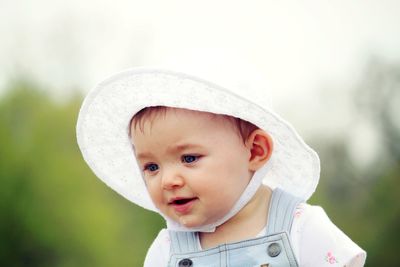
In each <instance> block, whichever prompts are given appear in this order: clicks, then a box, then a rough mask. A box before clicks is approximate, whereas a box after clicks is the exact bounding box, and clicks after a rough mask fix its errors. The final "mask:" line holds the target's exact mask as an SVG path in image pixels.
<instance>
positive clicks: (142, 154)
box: [136, 152, 153, 159]
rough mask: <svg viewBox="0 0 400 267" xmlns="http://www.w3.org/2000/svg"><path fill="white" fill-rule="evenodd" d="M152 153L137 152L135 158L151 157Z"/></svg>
mask: <svg viewBox="0 0 400 267" xmlns="http://www.w3.org/2000/svg"><path fill="white" fill-rule="evenodd" d="M152 156H153V155H152V154H151V153H148V152H142V153H138V154H137V155H136V158H137V159H145V158H151V157H152Z"/></svg>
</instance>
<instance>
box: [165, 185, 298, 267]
mask: <svg viewBox="0 0 400 267" xmlns="http://www.w3.org/2000/svg"><path fill="white" fill-rule="evenodd" d="M300 202H302V200H301V199H299V198H296V197H294V196H292V195H290V194H288V193H286V192H284V191H283V190H281V189H279V188H277V189H275V190H274V191H273V193H272V197H271V203H270V207H269V216H268V222H267V227H266V235H265V236H262V237H257V238H253V239H248V240H243V241H239V242H235V243H228V244H222V245H219V246H217V247H214V248H210V249H206V250H200V248H199V244H200V242H199V234H198V232H180V231H169V235H170V238H171V252H170V260H169V263H168V267H200V266H202V267H206V266H207V267H228V266H229V267H254V266H257V267H298V266H299V265H298V263H297V261H296V258H295V256H294V253H293V250H292V246H291V243H290V239H289V233H290V229H291V226H292V222H293V218H294V212H295V209H296V207H297V205H298V204H299V203H300Z"/></svg>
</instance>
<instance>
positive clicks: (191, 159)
mask: <svg viewBox="0 0 400 267" xmlns="http://www.w3.org/2000/svg"><path fill="white" fill-rule="evenodd" d="M198 159H199V156H195V155H184V156H182V162H183V163H192V162H195V161H197V160H198Z"/></svg>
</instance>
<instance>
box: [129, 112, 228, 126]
mask: <svg viewBox="0 0 400 267" xmlns="http://www.w3.org/2000/svg"><path fill="white" fill-rule="evenodd" d="M177 118H178V120H184V119H188V120H198V121H200V120H201V122H202V124H205V125H206V124H214V123H215V121H217V122H219V123H224V124H226V123H228V124H230V125H233V124H234V122H235V118H234V117H231V116H228V115H221V114H216V113H211V112H205V111H197V110H190V109H184V108H174V107H165V106H156V107H147V108H144V109H142V110H140V111H139V112H138V113H136V114H135V115H134V116H133V118H132V120H131V124H130V130H137V129H138V128H139V129H140V130H142V131H143V129H144V127H145V125H146V124H148V125H150V126H151V125H152V124H153V123H154V121H155V120H158V119H162V120H166V121H168V120H176V119H177ZM232 130H234V129H232Z"/></svg>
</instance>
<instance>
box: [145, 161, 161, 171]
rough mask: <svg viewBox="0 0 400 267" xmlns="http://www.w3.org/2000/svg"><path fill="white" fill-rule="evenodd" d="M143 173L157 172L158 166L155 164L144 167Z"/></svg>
mask: <svg viewBox="0 0 400 267" xmlns="http://www.w3.org/2000/svg"><path fill="white" fill-rule="evenodd" d="M144 170H145V171H150V172H155V171H156V170H158V165H157V164H155V163H149V164H146V165H145V166H144Z"/></svg>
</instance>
